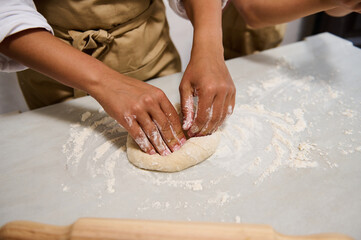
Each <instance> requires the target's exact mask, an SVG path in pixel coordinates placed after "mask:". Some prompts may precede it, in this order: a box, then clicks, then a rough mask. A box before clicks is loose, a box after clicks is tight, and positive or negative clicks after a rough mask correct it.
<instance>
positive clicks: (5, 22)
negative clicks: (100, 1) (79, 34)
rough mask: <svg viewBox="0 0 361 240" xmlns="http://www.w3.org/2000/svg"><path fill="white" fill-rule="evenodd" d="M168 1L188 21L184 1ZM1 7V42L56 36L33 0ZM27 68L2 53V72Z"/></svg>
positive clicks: (13, 0) (7, 1)
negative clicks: (27, 35) (39, 32)
mask: <svg viewBox="0 0 361 240" xmlns="http://www.w3.org/2000/svg"><path fill="white" fill-rule="evenodd" d="M59 1H61V0H59ZM168 1H169V6H170V7H171V8H172V9H173V10H174V11H175V12H176V13H177V14H178V15H179V16H181V17H183V18H186V19H188V17H187V13H186V11H185V9H184V6H183V1H182V0H168ZM221 1H222V6H224V5H225V4H226V2H227V0H221ZM0 6H1V7H0V26H1V28H0V42H2V41H3V40H4V39H5V38H6V37H8V36H10V35H13V34H15V33H18V32H21V31H24V30H26V29H32V28H44V29H46V30H47V31H49V32H51V33H52V34H54V33H53V30H52V28H51V27H50V25H49V24H48V22H47V21H46V19H45V18H44V17H43V16H42V15H41V14H40V13H39V12H38V11H37V10H36V7H35V4H34V2H33V1H32V0H0ZM26 68H27V67H25V66H24V65H22V64H20V63H18V62H16V61H15V60H13V59H11V58H9V57H7V56H5V55H3V54H1V53H0V71H1V72H16V71H21V70H24V69H26Z"/></svg>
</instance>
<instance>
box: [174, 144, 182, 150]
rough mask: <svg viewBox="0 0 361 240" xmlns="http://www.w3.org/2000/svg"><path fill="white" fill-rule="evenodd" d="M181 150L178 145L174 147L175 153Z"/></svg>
mask: <svg viewBox="0 0 361 240" xmlns="http://www.w3.org/2000/svg"><path fill="white" fill-rule="evenodd" d="M180 148H181V146H179V145H178V144H177V145H175V146H174V147H173V152H174V151H178V150H179V149H180Z"/></svg>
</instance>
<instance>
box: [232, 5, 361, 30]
mask: <svg viewBox="0 0 361 240" xmlns="http://www.w3.org/2000/svg"><path fill="white" fill-rule="evenodd" d="M232 1H233V4H234V5H235V7H236V8H237V10H238V11H239V13H240V14H241V15H242V16H243V18H244V19H245V21H246V23H247V24H248V25H249V26H251V27H253V28H261V27H267V26H272V25H276V24H280V23H286V22H290V21H292V20H295V19H298V18H302V17H305V16H308V15H311V14H314V13H317V12H321V11H328V10H329V11H330V12H328V13H329V14H331V15H332V11H336V9H337V8H344V9H348V12H347V13H349V12H352V11H356V12H357V11H360V10H361V0H292V1H290V0H277V1H272V0H248V1H247V0H232ZM347 13H346V12H345V11H343V14H344V15H345V14H347ZM334 16H337V15H336V14H335V15H334ZM339 16H340V15H339ZM342 16H343V15H342Z"/></svg>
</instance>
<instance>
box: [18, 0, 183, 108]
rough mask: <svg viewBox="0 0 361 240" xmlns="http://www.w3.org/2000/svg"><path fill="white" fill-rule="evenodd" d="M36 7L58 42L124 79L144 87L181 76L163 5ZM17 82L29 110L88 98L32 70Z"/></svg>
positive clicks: (125, 1)
mask: <svg viewBox="0 0 361 240" xmlns="http://www.w3.org/2000/svg"><path fill="white" fill-rule="evenodd" d="M34 2H35V4H36V7H37V9H38V11H39V12H40V13H41V14H43V15H44V17H45V18H46V19H47V20H48V22H49V24H50V25H51V26H52V28H53V29H54V33H55V36H56V37H58V38H60V39H61V40H63V41H64V42H66V43H68V44H69V45H72V46H73V47H75V48H77V49H79V50H80V51H83V52H85V53H87V54H89V55H91V56H93V57H95V58H97V59H99V60H100V61H102V62H103V63H105V64H106V65H108V66H109V67H111V68H113V69H114V70H116V71H118V72H120V73H122V74H125V75H127V76H130V77H133V78H136V79H139V80H143V81H144V80H148V79H151V78H155V77H160V76H165V75H168V74H171V73H175V72H179V71H180V70H181V63H180V58H179V55H178V53H177V50H176V49H175V47H174V45H173V43H172V41H171V40H170V37H169V27H168V23H167V20H166V16H165V7H164V4H163V2H162V0H87V1H79V0H61V1H59V0H47V1H44V0H35V1H34ZM70 60H71V59H70ZM18 79H19V83H20V87H21V89H22V92H23V94H24V97H25V99H26V101H27V103H28V106H29V108H31V109H34V108H39V107H43V106H47V105H50V104H54V103H57V102H61V101H65V100H67V99H72V98H74V97H80V96H84V95H86V93H84V92H82V91H80V90H77V89H72V88H70V87H67V86H64V85H62V84H60V83H58V82H56V81H54V80H52V79H50V78H48V77H46V76H43V75H41V74H40V73H37V72H35V71H33V70H31V69H28V70H25V71H23V72H19V73H18Z"/></svg>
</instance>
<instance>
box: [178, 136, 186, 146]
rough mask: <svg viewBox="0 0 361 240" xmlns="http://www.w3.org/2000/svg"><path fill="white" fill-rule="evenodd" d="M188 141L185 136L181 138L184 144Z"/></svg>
mask: <svg viewBox="0 0 361 240" xmlns="http://www.w3.org/2000/svg"><path fill="white" fill-rule="evenodd" d="M186 142H187V139H186V138H185V137H183V138H182V139H181V140H180V143H181V144H182V146H183V145H184V144H185V143H186Z"/></svg>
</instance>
